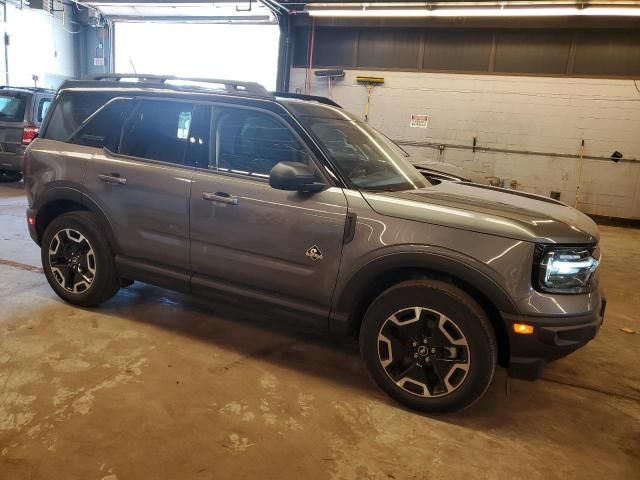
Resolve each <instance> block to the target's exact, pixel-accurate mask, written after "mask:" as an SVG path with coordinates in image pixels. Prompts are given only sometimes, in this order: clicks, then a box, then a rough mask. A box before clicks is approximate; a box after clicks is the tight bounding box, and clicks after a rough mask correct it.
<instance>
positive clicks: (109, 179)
mask: <svg viewBox="0 0 640 480" xmlns="http://www.w3.org/2000/svg"><path fill="white" fill-rule="evenodd" d="M98 178H99V179H100V180H102V181H103V182H106V183H115V184H116V185H125V184H126V183H127V179H126V178H122V177H121V176H120V175H118V174H111V175H107V174H104V173H101V174H100V175H98Z"/></svg>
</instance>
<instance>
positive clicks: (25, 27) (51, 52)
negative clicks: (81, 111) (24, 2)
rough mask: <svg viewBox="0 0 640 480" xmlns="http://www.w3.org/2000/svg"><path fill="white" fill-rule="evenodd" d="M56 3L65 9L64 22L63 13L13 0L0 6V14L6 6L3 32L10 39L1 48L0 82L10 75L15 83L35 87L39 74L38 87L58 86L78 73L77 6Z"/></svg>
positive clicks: (13, 83) (58, 6)
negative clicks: (0, 73)
mask: <svg viewBox="0 0 640 480" xmlns="http://www.w3.org/2000/svg"><path fill="white" fill-rule="evenodd" d="M54 4H55V8H56V9H61V8H64V9H65V12H64V19H65V22H64V24H63V22H62V18H63V15H62V12H56V13H55V14H54V15H52V14H50V13H47V12H45V11H43V10H35V9H32V8H29V7H26V6H24V7H22V8H20V7H19V6H18V5H13V4H11V3H6V4H5V5H0V15H2V13H3V9H6V10H4V11H6V15H5V16H4V17H3V20H4V21H3V22H2V23H1V24H0V35H1V36H2V38H8V44H7V45H6V49H5V48H2V47H0V68H1V69H2V75H1V76H0V84H6V83H7V78H8V83H9V84H10V85H13V86H33V85H34V82H33V79H32V76H33V75H37V76H38V77H39V81H38V86H39V87H48V88H57V87H58V86H59V85H60V83H61V82H62V81H63V80H64V79H65V78H69V77H75V76H77V75H78V73H79V72H78V68H79V67H78V61H77V56H76V51H77V48H76V45H77V43H78V41H79V40H78V39H76V38H75V37H76V36H78V35H79V33H76V32H79V26H78V25H77V24H76V23H75V22H74V21H73V19H74V16H75V12H74V11H73V8H74V7H72V6H68V5H65V6H64V7H63V6H62V4H61V3H59V2H54ZM5 34H6V36H5ZM5 59H7V60H8V61H6V60H5ZM7 64H8V67H9V68H8V76H7V68H6V67H5V65H7Z"/></svg>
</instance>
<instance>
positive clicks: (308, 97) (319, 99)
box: [273, 92, 342, 108]
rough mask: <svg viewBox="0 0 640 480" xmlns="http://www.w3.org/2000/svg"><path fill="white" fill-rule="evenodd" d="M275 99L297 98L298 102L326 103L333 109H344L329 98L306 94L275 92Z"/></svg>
mask: <svg viewBox="0 0 640 480" xmlns="http://www.w3.org/2000/svg"><path fill="white" fill-rule="evenodd" d="M273 96H274V97H276V98H277V97H280V98H295V99H298V100H309V101H312V102H318V103H324V104H325V105H331V106H332V107H338V108H342V105H339V104H337V103H336V102H334V101H333V100H331V99H330V98H327V97H319V96H317V95H306V94H304V93H290V92H273Z"/></svg>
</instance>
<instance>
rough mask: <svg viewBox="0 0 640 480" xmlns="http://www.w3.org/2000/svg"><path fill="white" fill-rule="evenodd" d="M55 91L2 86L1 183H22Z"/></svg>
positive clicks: (0, 131)
mask: <svg viewBox="0 0 640 480" xmlns="http://www.w3.org/2000/svg"><path fill="white" fill-rule="evenodd" d="M54 93H55V92H54V91H53V90H49V89H47V88H35V87H7V86H0V182H19V181H20V180H22V158H23V157H24V151H25V149H26V148H27V145H29V144H30V143H31V141H32V140H33V139H34V138H35V137H36V135H37V134H38V129H39V128H40V125H41V124H42V120H43V119H44V117H45V116H46V114H47V110H48V109H49V105H51V101H52V100H53V95H54Z"/></svg>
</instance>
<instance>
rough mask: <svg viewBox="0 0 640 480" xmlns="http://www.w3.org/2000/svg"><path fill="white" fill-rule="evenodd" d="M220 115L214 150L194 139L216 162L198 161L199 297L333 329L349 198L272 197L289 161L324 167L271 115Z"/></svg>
mask: <svg viewBox="0 0 640 480" xmlns="http://www.w3.org/2000/svg"><path fill="white" fill-rule="evenodd" d="M208 115H211V112H208ZM212 115H213V121H212V122H210V123H211V125H212V128H211V132H210V139H211V141H209V139H208V138H203V136H205V135H206V134H205V133H204V131H203V132H202V135H197V136H195V137H192V138H190V139H189V142H190V146H191V145H202V146H203V148H202V151H204V150H206V151H207V152H208V155H207V158H208V159H209V161H208V165H203V164H202V161H203V160H202V159H203V158H204V157H203V155H202V154H197V153H193V154H192V155H193V158H197V159H198V160H197V161H195V162H193V163H194V164H195V165H196V166H197V167H199V168H198V169H197V171H196V173H195V174H194V176H193V179H192V180H193V181H192V188H191V211H190V219H191V265H192V271H193V278H192V289H193V291H194V292H197V291H200V292H202V293H207V292H211V290H212V289H215V290H217V291H225V292H228V294H229V295H237V296H239V297H247V298H248V299H249V300H251V299H253V300H257V301H262V300H264V301H266V302H267V303H272V304H274V305H275V306H279V307H281V311H282V312H286V311H289V312H294V311H297V313H300V312H303V313H307V314H308V315H307V318H309V319H313V320H320V321H322V320H323V319H324V320H325V321H326V318H327V315H328V312H329V306H330V304H331V297H332V294H333V288H334V286H335V282H336V278H337V274H338V267H339V265H340V256H341V253H342V242H343V235H344V225H345V219H346V213H347V201H346V198H345V195H344V193H343V191H342V190H341V189H340V188H336V187H330V188H327V189H325V190H324V191H321V192H317V193H314V194H302V193H298V192H287V191H282V190H276V189H274V188H271V187H270V186H269V182H268V176H269V172H270V171H271V168H272V167H273V166H274V165H275V164H276V163H278V162H279V161H301V162H307V163H308V164H310V165H312V166H314V165H315V164H314V160H313V158H312V155H311V154H310V152H309V150H308V149H307V148H306V147H305V146H304V144H303V143H302V141H301V140H300V138H299V137H298V136H297V135H296V133H295V132H294V131H293V130H291V129H290V128H289V126H288V125H286V124H285V123H284V122H283V121H282V120H281V119H280V118H278V117H277V116H275V115H272V114H270V113H268V112H263V111H257V110H253V109H242V108H235V107H229V108H218V107H214V109H213V112H212ZM203 117H205V118H207V119H208V117H207V116H206V115H203ZM193 127H195V125H194V126H193ZM205 146H207V147H205ZM187 158H188V159H189V158H190V155H189V154H188V156H187ZM319 172H320V170H319V169H318V175H320V173H319Z"/></svg>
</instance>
